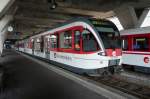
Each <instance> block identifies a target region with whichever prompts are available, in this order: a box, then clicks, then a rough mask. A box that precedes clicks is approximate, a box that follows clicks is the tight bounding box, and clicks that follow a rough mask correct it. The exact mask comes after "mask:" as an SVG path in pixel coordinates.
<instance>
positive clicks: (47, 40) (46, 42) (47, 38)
mask: <svg viewBox="0 0 150 99" xmlns="http://www.w3.org/2000/svg"><path fill="white" fill-rule="evenodd" d="M44 46H45V57H46V59H50V47H49V46H50V35H48V36H45V38H44Z"/></svg>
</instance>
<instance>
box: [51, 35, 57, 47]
mask: <svg viewBox="0 0 150 99" xmlns="http://www.w3.org/2000/svg"><path fill="white" fill-rule="evenodd" d="M50 42H51V48H52V49H54V48H58V35H56V34H52V35H51V36H50Z"/></svg>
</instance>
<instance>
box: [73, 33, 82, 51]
mask: <svg viewBox="0 0 150 99" xmlns="http://www.w3.org/2000/svg"><path fill="white" fill-rule="evenodd" d="M80 35H81V33H80V31H75V32H74V46H75V50H76V51H79V50H80Z"/></svg>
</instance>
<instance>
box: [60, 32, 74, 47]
mask: <svg viewBox="0 0 150 99" xmlns="http://www.w3.org/2000/svg"><path fill="white" fill-rule="evenodd" d="M59 37H60V42H59V44H60V48H64V49H71V48H72V33H71V31H65V32H62V33H60V36H59Z"/></svg>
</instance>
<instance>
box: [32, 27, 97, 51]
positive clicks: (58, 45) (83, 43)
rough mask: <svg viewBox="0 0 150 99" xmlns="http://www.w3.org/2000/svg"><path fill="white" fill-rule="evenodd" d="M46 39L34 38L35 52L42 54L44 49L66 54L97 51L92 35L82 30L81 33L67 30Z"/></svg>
mask: <svg viewBox="0 0 150 99" xmlns="http://www.w3.org/2000/svg"><path fill="white" fill-rule="evenodd" d="M47 37H48V38H46V37H45V38H44V37H40V38H36V42H35V43H34V44H33V45H34V50H35V51H41V52H43V50H44V49H45V50H47V51H48V49H50V50H57V51H58V50H59V51H61V50H62V51H63V50H65V51H66V52H67V51H76V52H77V51H83V52H93V51H97V50H98V49H99V47H98V43H97V41H96V39H95V37H94V35H93V34H92V33H91V32H90V31H89V30H87V29H84V30H83V31H82V32H80V30H75V31H72V30H67V31H63V32H61V33H54V34H50V35H48V36H47ZM34 41H35V40H34ZM44 43H45V44H44Z"/></svg>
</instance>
